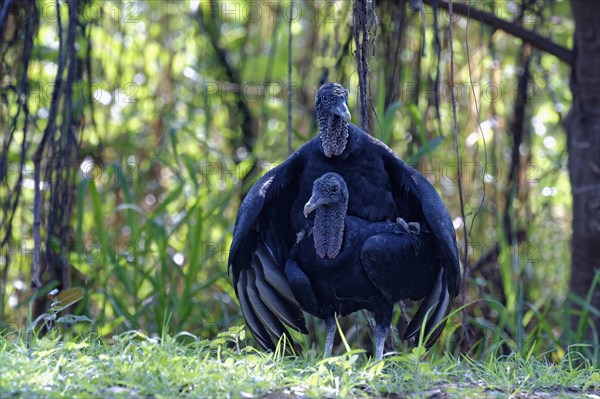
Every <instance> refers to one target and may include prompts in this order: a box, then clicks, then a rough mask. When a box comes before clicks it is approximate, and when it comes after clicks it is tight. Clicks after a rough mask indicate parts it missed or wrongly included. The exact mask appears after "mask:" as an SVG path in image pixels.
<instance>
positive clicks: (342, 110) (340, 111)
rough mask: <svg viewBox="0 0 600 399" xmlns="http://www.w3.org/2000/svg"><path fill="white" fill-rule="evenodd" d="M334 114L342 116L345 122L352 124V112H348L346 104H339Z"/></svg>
mask: <svg viewBox="0 0 600 399" xmlns="http://www.w3.org/2000/svg"><path fill="white" fill-rule="evenodd" d="M333 113H334V114H335V115H337V116H341V117H342V119H344V121H345V122H350V116H351V115H350V111H348V105H346V103H345V102H343V103H341V104H339V105H338V106H336V107H335V108H334V109H333Z"/></svg>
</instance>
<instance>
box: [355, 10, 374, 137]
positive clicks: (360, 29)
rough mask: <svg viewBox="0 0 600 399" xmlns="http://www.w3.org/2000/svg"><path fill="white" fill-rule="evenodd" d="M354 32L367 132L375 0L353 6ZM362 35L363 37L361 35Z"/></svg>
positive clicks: (361, 122) (365, 129)
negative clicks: (370, 49)
mask: <svg viewBox="0 0 600 399" xmlns="http://www.w3.org/2000/svg"><path fill="white" fill-rule="evenodd" d="M352 22H353V25H352V34H353V36H354V44H355V46H356V52H355V57H356V66H357V70H358V89H359V94H360V125H361V127H362V129H363V130H364V131H366V132H368V131H369V128H370V123H369V108H368V106H367V104H368V102H369V100H370V98H369V94H368V86H369V81H368V75H369V72H370V69H369V53H370V51H369V42H370V40H371V39H370V37H371V34H372V36H373V51H372V55H374V54H375V48H376V40H377V15H376V14H375V0H356V1H355V2H354V6H353V8H352ZM361 35H362V37H361Z"/></svg>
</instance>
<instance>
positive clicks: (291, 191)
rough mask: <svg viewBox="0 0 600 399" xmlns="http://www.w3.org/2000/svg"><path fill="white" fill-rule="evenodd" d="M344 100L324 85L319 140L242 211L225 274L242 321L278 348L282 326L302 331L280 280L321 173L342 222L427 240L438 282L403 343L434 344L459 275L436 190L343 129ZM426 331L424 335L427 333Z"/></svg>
mask: <svg viewBox="0 0 600 399" xmlns="http://www.w3.org/2000/svg"><path fill="white" fill-rule="evenodd" d="M347 101H348V92H347V91H346V90H345V89H344V88H343V87H342V86H341V85H339V84H337V83H326V84H324V85H323V86H321V88H320V89H319V90H318V92H317V94H316V97H315V109H316V113H317V120H318V124H319V133H318V135H317V136H316V137H314V138H313V139H311V140H309V141H308V142H307V143H305V144H304V145H302V146H301V147H300V148H299V149H298V150H296V151H295V152H294V153H293V154H292V155H291V156H290V157H289V158H288V159H287V160H286V161H285V162H283V163H282V164H280V165H279V166H277V167H275V168H273V169H271V170H269V171H268V172H267V173H265V174H264V175H263V176H262V177H261V178H260V179H259V180H258V181H257V182H256V183H255V184H254V186H253V187H252V188H251V189H250V191H249V192H248V194H247V195H246V197H245V199H244V201H243V202H242V204H241V205H240V209H239V211H238V215H237V218H236V222H235V227H234V232H233V240H232V243H231V247H230V252H229V259H228V266H229V268H230V270H231V272H232V276H233V283H234V288H235V292H236V295H237V297H238V300H239V302H240V307H241V310H242V315H243V316H244V319H245V321H246V324H247V326H248V328H249V329H250V331H251V333H252V335H253V336H254V337H255V339H256V340H257V342H258V343H259V344H260V346H261V347H263V348H264V349H271V350H273V349H275V344H274V342H277V340H278V339H279V338H280V337H281V336H282V335H287V336H288V338H290V339H291V337H289V334H288V331H287V329H286V327H285V325H287V326H289V327H291V328H293V329H295V330H297V331H300V332H302V333H307V330H306V326H305V321H304V316H303V313H302V310H301V306H300V304H299V302H300V301H298V300H297V298H296V297H295V296H294V294H293V293H292V291H291V288H290V285H289V282H288V281H287V278H286V276H285V274H284V267H285V263H286V261H287V259H288V257H289V255H290V251H291V249H292V247H293V246H294V245H295V243H296V242H297V241H298V240H299V239H300V238H301V237H302V236H303V235H304V234H306V231H307V220H306V219H305V217H304V214H303V208H304V205H305V204H306V202H307V201H308V199H309V197H310V196H311V192H312V185H313V182H314V181H315V180H316V179H317V178H319V177H320V176H321V175H323V174H324V173H327V172H334V173H337V174H339V175H340V176H341V177H342V178H343V179H344V180H345V181H346V184H347V185H348V191H349V194H350V195H349V201H348V211H347V213H348V215H351V216H356V217H358V218H361V219H364V220H365V221H368V222H385V221H395V220H396V219H397V218H403V219H404V220H406V221H411V222H415V223H418V224H419V226H420V227H421V229H423V230H424V231H428V232H430V234H431V237H432V239H433V241H434V242H433V250H432V251H433V253H434V255H435V258H436V262H437V264H438V265H439V266H438V268H439V270H440V272H439V276H433V277H434V283H433V285H432V286H431V287H430V288H429V291H428V292H429V294H428V295H427V297H426V298H425V299H424V300H423V302H422V303H421V305H420V307H419V310H418V311H417V313H416V315H415V316H414V317H413V319H412V321H411V323H410V324H409V326H408V327H407V329H406V331H405V333H404V338H405V339H406V338H409V337H412V336H414V335H415V334H417V333H418V332H419V331H420V328H421V326H422V325H423V321H424V319H425V315H426V314H429V317H428V321H427V323H426V324H424V325H425V335H431V340H435V339H437V337H438V335H439V333H440V332H441V329H442V327H443V323H441V324H440V326H439V327H438V328H434V326H436V325H438V323H439V322H440V321H441V320H442V319H443V318H444V316H445V315H446V314H447V312H448V310H449V308H450V304H451V302H452V300H453V299H454V298H455V297H456V295H457V293H458V287H459V283H460V270H459V261H458V250H457V246H456V237H455V234H454V228H453V225H452V222H451V219H450V215H449V214H448V210H447V209H446V207H445V205H444V203H443V202H442V200H441V198H440V197H439V195H438V193H437V192H436V190H435V188H434V187H433V186H432V185H431V184H430V183H429V182H428V181H427V179H425V178H424V177H423V176H422V175H421V174H420V173H419V172H418V171H416V170H415V169H413V168H411V167H410V166H408V165H407V164H406V163H405V162H404V161H402V160H401V159H400V158H398V157H397V156H396V155H395V154H394V153H393V152H392V150H391V149H390V148H389V147H387V146H386V145H385V144H383V143H382V142H380V141H379V140H377V139H375V138H374V137H371V136H370V135H369V134H367V133H366V132H364V131H363V130H361V129H359V128H358V127H356V126H355V125H353V124H351V123H349V121H350V112H349V111H348V105H347ZM430 333H431V334H430Z"/></svg>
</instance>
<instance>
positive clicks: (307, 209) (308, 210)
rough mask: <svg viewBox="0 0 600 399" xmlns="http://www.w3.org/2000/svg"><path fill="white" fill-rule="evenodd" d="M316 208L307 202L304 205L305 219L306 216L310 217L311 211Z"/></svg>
mask: <svg viewBox="0 0 600 399" xmlns="http://www.w3.org/2000/svg"><path fill="white" fill-rule="evenodd" d="M316 208H317V205H316V204H313V203H312V202H310V201H308V202H307V203H306V205H304V217H305V218H307V217H308V215H310V213H311V212H312V211H314V210H315V209H316Z"/></svg>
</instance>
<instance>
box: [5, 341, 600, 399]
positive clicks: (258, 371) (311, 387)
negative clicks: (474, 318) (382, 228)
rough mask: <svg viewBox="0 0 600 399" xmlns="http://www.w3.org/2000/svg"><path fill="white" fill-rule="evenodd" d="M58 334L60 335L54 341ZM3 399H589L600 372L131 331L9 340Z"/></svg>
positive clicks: (572, 363)
mask: <svg viewBox="0 0 600 399" xmlns="http://www.w3.org/2000/svg"><path fill="white" fill-rule="evenodd" d="M51 335H52V334H51ZM0 371H1V372H0V397H2V398H9V397H28V398H29V397H177V396H186V397H283V398H293V397H303V396H308V397H344V398H347V397H380V396H391V397H407V396H408V397H423V398H429V397H451V398H464V397H484V398H487V397H493V398H511V397H514V398H527V397H565V398H566V397H580V398H597V397H598V396H597V395H600V372H599V371H598V370H597V369H595V368H594V367H593V366H592V365H591V364H590V363H589V362H586V361H585V360H583V359H582V358H581V357H580V356H578V355H577V354H576V353H569V354H567V356H565V357H564V360H563V361H561V362H560V363H558V364H551V363H547V362H545V361H543V360H538V359H535V358H530V359H524V358H523V357H520V356H519V355H511V356H501V357H496V356H493V357H489V358H488V360H484V361H475V360H472V359H470V358H468V357H460V358H455V357H451V356H441V357H434V356H433V355H430V354H425V353H424V351H423V350H422V349H421V348H416V349H413V350H412V351H408V352H406V353H400V354H397V355H394V356H389V357H386V358H384V360H383V361H382V362H375V361H374V360H372V359H370V358H369V357H367V356H366V355H365V353H364V352H363V351H360V350H351V351H349V352H347V353H346V354H343V355H340V356H337V357H333V358H329V359H326V360H322V359H321V354H320V353H317V352H315V351H314V350H308V351H306V352H305V353H304V354H303V355H301V356H297V357H292V356H281V355H279V354H277V353H276V354H265V353H262V352H259V351H257V350H255V349H254V348H252V347H250V346H248V345H247V343H246V341H245V340H244V332H243V330H240V329H232V330H230V331H229V332H227V333H224V334H221V335H220V336H219V337H218V338H216V339H214V340H212V341H208V340H199V339H196V338H195V337H193V336H191V335H189V334H187V333H182V334H178V335H176V336H174V337H171V336H168V335H165V336H163V337H162V338H152V337H148V336H146V335H144V334H143V333H140V332H136V331H131V332H126V333H124V334H121V335H119V336H115V337H114V338H113V339H111V342H107V341H105V340H103V339H101V338H99V337H97V336H94V335H88V336H87V337H85V338H82V337H75V338H70V339H65V338H64V337H55V338H52V337H45V338H41V339H33V340H32V341H31V342H30V343H29V344H27V343H26V342H25V341H24V340H23V338H22V337H18V338H16V337H14V336H10V335H8V336H3V337H0Z"/></svg>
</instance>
